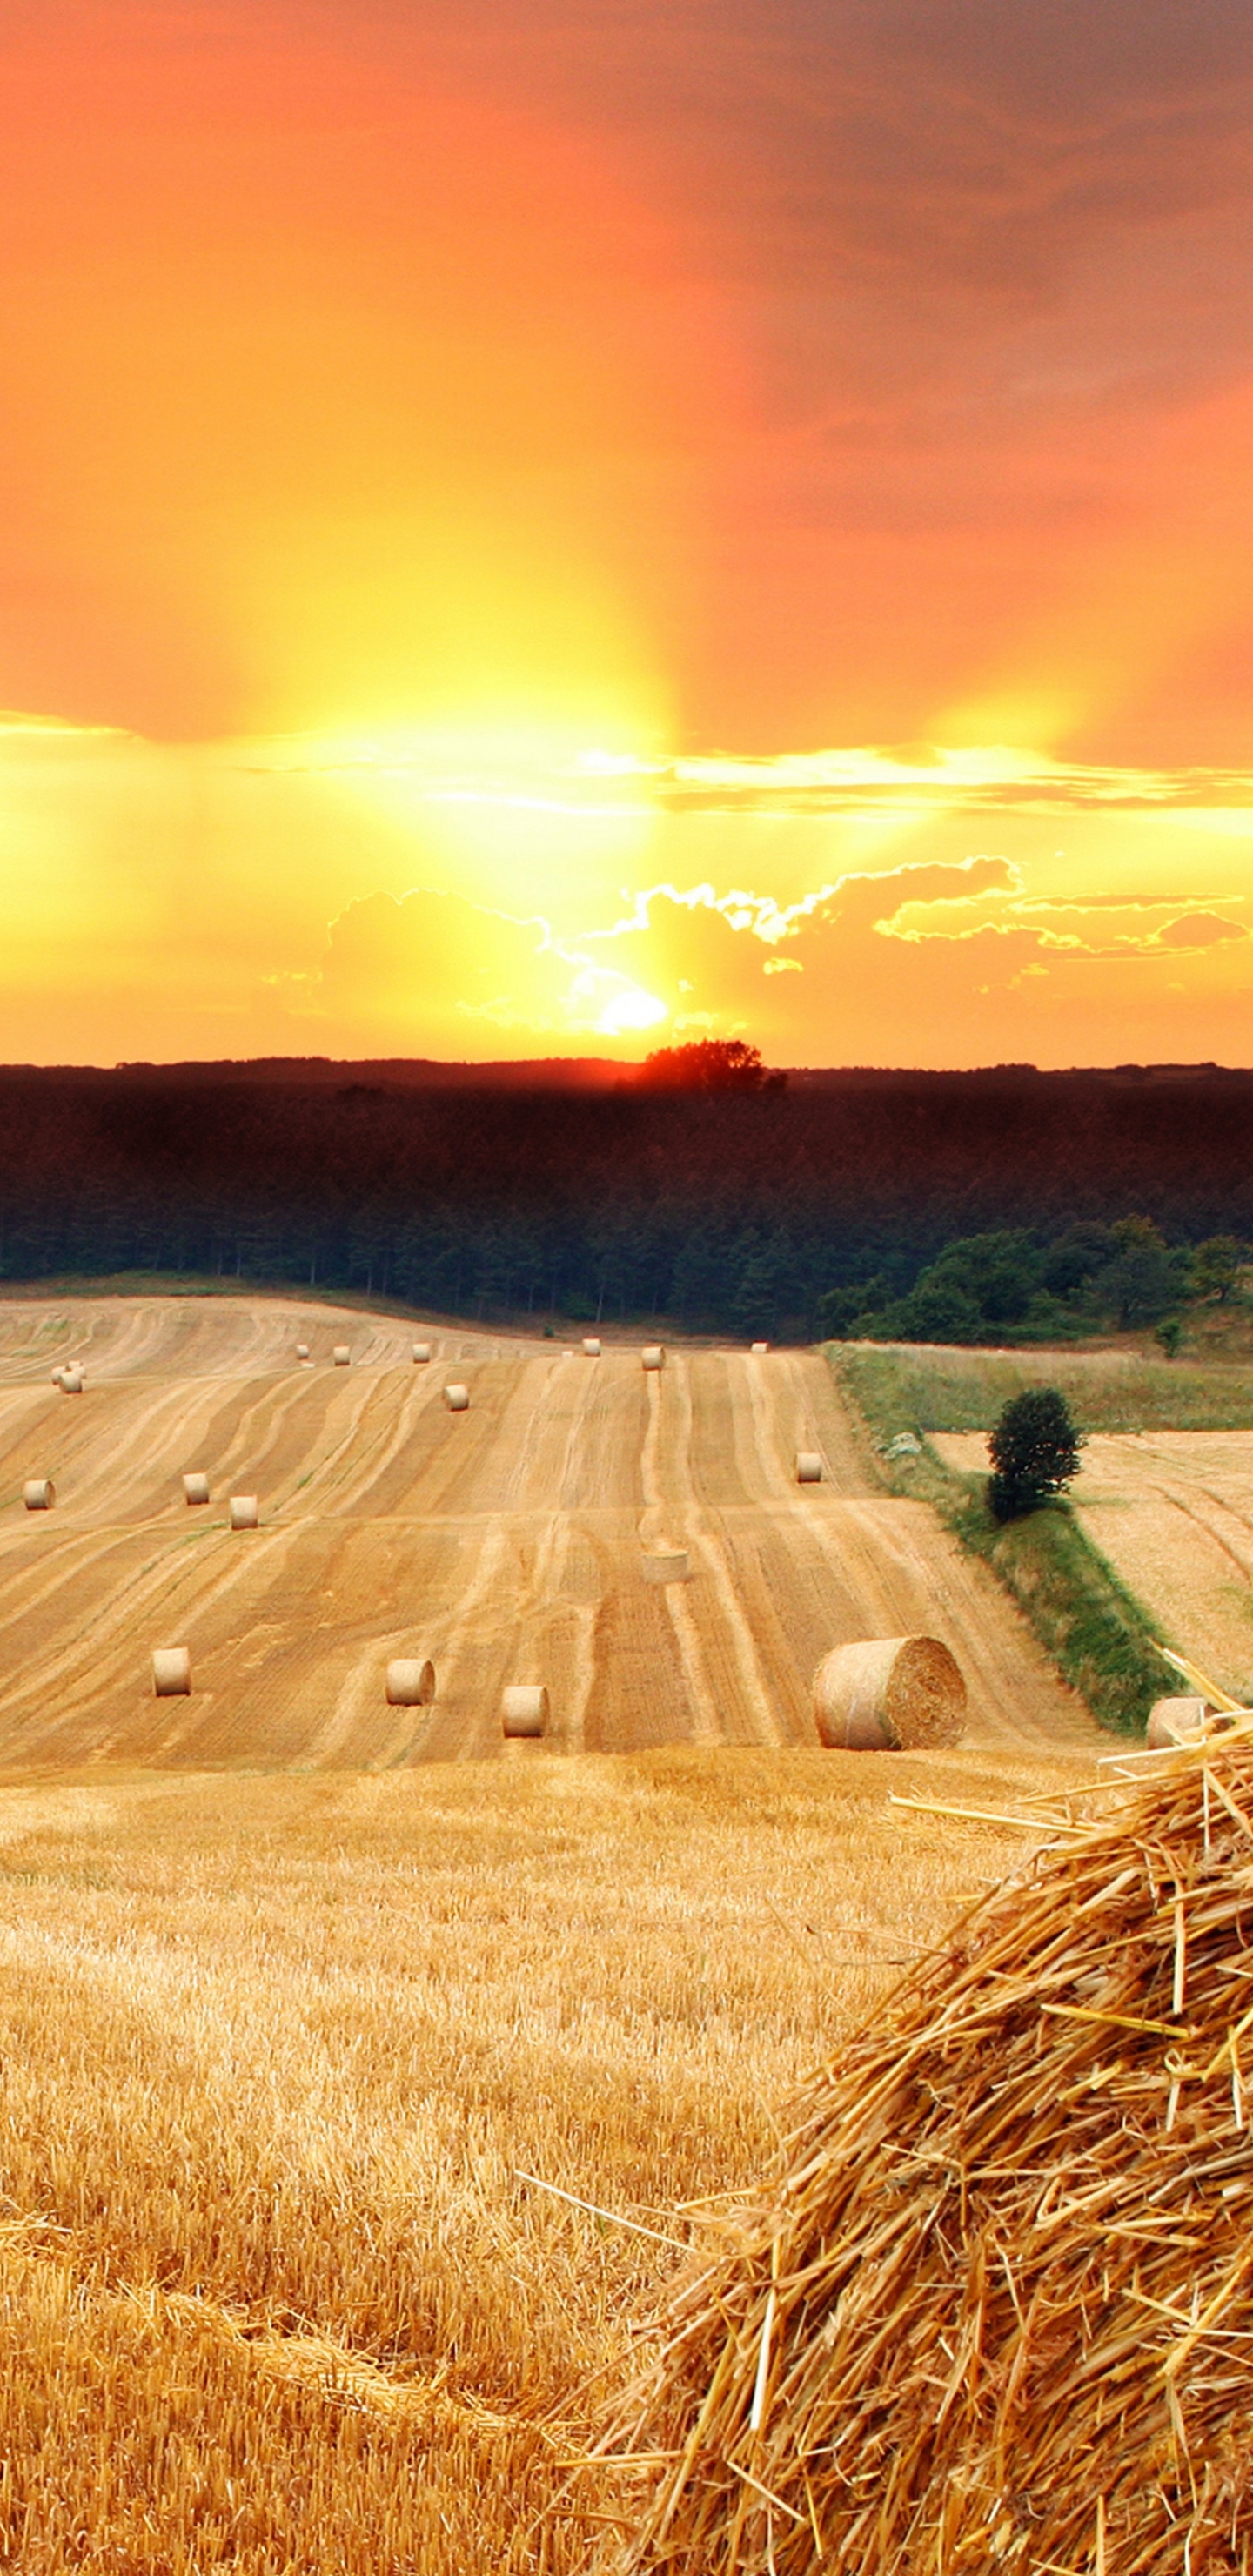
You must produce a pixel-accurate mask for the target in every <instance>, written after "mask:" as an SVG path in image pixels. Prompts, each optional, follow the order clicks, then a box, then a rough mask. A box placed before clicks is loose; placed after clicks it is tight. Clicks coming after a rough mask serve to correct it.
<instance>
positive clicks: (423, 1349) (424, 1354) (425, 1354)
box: [413, 1342, 431, 1368]
mask: <svg viewBox="0 0 1253 2576" xmlns="http://www.w3.org/2000/svg"><path fill="white" fill-rule="evenodd" d="M430 1356H431V1345H430V1343H429V1342H415V1343H414V1345H413V1365H414V1367H415V1368H424V1367H425V1366H426V1363H427V1361H428V1360H429V1358H430Z"/></svg>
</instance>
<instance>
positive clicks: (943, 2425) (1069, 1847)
mask: <svg viewBox="0 0 1253 2576" xmlns="http://www.w3.org/2000/svg"><path fill="white" fill-rule="evenodd" d="M1116 1795H1117V1799H1118V1805H1117V1808H1116V1810H1115V1812H1114V1814H1113V1815H1112V1816H1111V1815H1110V1812H1109V1809H1108V1807H1107V1805H1106V1803H1105V1801H1104V1799H1102V1800H1099V1801H1098V1802H1097V1816H1098V1818H1099V1821H1097V1822H1095V1823H1093V1824H1090V1825H1080V1826H1079V1827H1078V1828H1077V1829H1075V1830H1073V1831H1067V1832H1065V1833H1063V1834H1062V1836H1061V1837H1060V1839H1059V1840H1058V1841H1056V1842H1054V1843H1052V1844H1050V1845H1047V1846H1046V1847H1045V1848H1044V1849H1043V1850H1042V1851H1040V1852H1039V1853H1037V1854H1036V1856H1035V1858H1034V1859H1033V1860H1028V1861H1027V1862H1026V1863H1025V1865H1024V1866H1023V1868H1022V1869H1021V1871H1020V1873H1019V1874H1018V1875H1017V1876H1015V1877H1014V1878H1011V1879H1009V1880H1008V1881H1007V1882H1006V1883H1005V1884H1004V1885H1003V1886H1001V1887H999V1888H998V1889H997V1890H996V1891H995V1892H994V1893H993V1894H992V1895H990V1896H985V1897H983V1898H982V1899H981V1900H980V1901H979V1903H978V1904H977V1905H976V1906H975V1907H973V1908H972V1909H971V1911H970V1912H969V1913H968V1914H966V1915H965V1916H963V1917H962V1918H960V1919H959V1920H958V1922H956V1923H955V1924H954V1925H953V1927H952V1929H951V1931H950V1933H949V1936H948V1943H947V1947H946V1950H945V1953H944V1955H943V1957H942V1958H933V1959H932V1960H931V1962H930V1963H929V1964H928V1965H927V1967H926V1968H925V1969H918V1970H915V1971H912V1972H911V1973H910V1975H909V1976H908V1977H906V1978H905V1979H904V1980H903V1981H902V1983H901V1984H900V1985H898V1986H897V1988H896V1989H895V1991H894V1992H893V1994H892V1995H890V1996H889V1997H888V1998H887V2000H886V2001H885V2002H884V2004H883V2005H882V2006H881V2008H880V2010H879V2012H878V2014H877V2016H876V2018H875V2021H874V2022H873V2024H871V2025H870V2026H869V2027H868V2028H867V2029H865V2030H864V2031H863V2032H862V2033H861V2034H860V2035H859V2036H857V2037H855V2038H854V2039H853V2040H851V2041H850V2042H849V2043H848V2044H847V2045H846V2046H845V2047H844V2049H843V2050H842V2052H841V2053H840V2055H839V2056H838V2057H837V2058H836V2059H835V2060H834V2061H833V2062H832V2063H831V2064H829V2065H828V2066H826V2067H824V2068H823V2069H822V2071H821V2073H820V2074H819V2075H818V2076H817V2077H815V2078H814V2079H813V2081H812V2083H811V2086H810V2088H809V2091H808V2094H807V2097H806V2098H805V2099H804V2101H803V2102H802V2104H801V2105H800V2108H799V2113H798V2120H797V2125H796V2126H795V2127H794V2128H793V2130H792V2132H791V2135H790V2136H789V2137H788V2139H787V2140H786V2141H785V2144H784V2147H783V2149H782V2152H781V2159H780V2167H781V2169H780V2172H779V2174H778V2176H777V2178H776V2179H775V2181H774V2182H773V2183H772V2184H771V2185H770V2187H769V2188H763V2189H762V2190H761V2192H760V2193H759V2194H758V2195H756V2196H755V2198H754V2199H753V2200H752V2201H751V2202H749V2203H748V2204H747V2206H746V2207H745V2208H743V2209H742V2210H741V2211H740V2212H739V2213H738V2215H737V2217H736V2218H735V2219H734V2220H733V2221H731V2220H729V2221H726V2222H724V2225H725V2229H726V2233H725V2235H724V2237H723V2239H722V2242H721V2244H719V2243H718V2240H717V2238H715V2240H714V2251H713V2254H712V2256H711V2255H710V2252H709V2249H708V2241H707V2240H706V2250H705V2252H704V2254H703V2256H702V2257H701V2258H700V2259H699V2264H698V2266H693V2267H692V2268H689V2269H688V2270H687V2271H686V2272H685V2273H684V2274H683V2275H682V2276H681V2278H680V2281H679V2283H678V2286H677V2289H676V2291H675V2293H674V2295H673V2297H672V2300H671V2302H670V2304H669V2306H668V2309H667V2311H666V2313H665V2316H664V2317H663V2319H662V2320H661V2321H660V2323H659V2324H658V2325H657V2326H656V2327H655V2328H654V2341H653V2350H652V2354H651V2357H650V2363H649V2366H648V2367H647V2368H646V2370H645V2371H644V2373H643V2374H642V2376H641V2378H640V2379H639V2380H638V2381H637V2383H636V2385H635V2387H634V2388H633V2390H631V2391H630V2392H628V2395H627V2397H626V2399H625V2400H620V2401H619V2405H618V2408H617V2410H616V2412H615V2417H614V2420H613V2422H612V2424H611V2426H610V2428H609V2429H608V2431H607V2434H606V2437H605V2438H604V2440H603V2443H602V2446H601V2447H602V2451H603V2453H604V2454H605V2455H617V2456H619V2457H620V2456H621V2454H622V2453H623V2452H624V2451H634V2452H637V2453H638V2454H639V2455H640V2458H639V2467H638V2469H637V2471H636V2473H635V2475H633V2476H631V2477H630V2479H629V2481H628V2480H627V2479H626V2478H625V2477H623V2476H622V2473H621V2471H620V2470H616V2469H611V2468H610V2467H609V2466H608V2458H606V2465H605V2467H604V2468H603V2469H602V2471H601V2474H600V2481H599V2488H598V2490H597V2492H596V2494H595V2495H594V2497H589V2502H594V2503H595V2504H596V2505H598V2506H599V2507H601V2508H603V2507H604V2506H605V2505H607V2504H609V2503H611V2502H612V2501H613V2495H612V2493H610V2494H606V2493H605V2492H604V2490H605V2487H606V2485H607V2483H608V2481H609V2480H611V2479H612V2480H614V2481H615V2482H616V2481H617V2480H618V2479H619V2478H621V2486H620V2487H619V2488H618V2493H619V2494H620V2496H621V2513H620V2516H619V2519H620V2521H621V2523H622V2524H623V2525H624V2526H625V2531H626V2534H627V2536H626V2537H624V2538H622V2539H621V2540H619V2541H618V2542H617V2543H616V2545H615V2547H614V2549H613V2552H612V2564H613V2565H614V2566H615V2567H616V2568H617V2569H618V2570H619V2571H625V2570H627V2569H629V2570H633V2571H636V2576H640V2571H643V2570H654V2569H657V2570H659V2569H662V2568H664V2569H665V2571H666V2576H732V2571H735V2576H750V2571H752V2576H758V2571H765V2570H773V2571H774V2576H811V2571H812V2570H815V2569H817V2568H818V2567H822V2568H823V2569H824V2570H825V2571H826V2576H1037V2571H1040V2570H1050V2569H1051V2570H1061V2571H1076V2576H1079V2571H1082V2576H1094V2571H1099V2576H1187V2571H1189V2570H1191V2571H1192V2576H1220V2571H1221V2576H1233V2572H1234V2571H1237V2570H1239V2571H1241V2576H1244V2571H1247V2570H1248V2569H1249V2568H1250V2567H1253V2445H1251V2444H1250V2441H1249V2425H1250V2422H1251V2421H1253V2225H1251V2223H1250V2222H1251V2220H1253V2131H1251V2130H1250V2126H1249V2122H1250V2117H1251V2116H1253V2016H1251V2010H1250V2008H1251V2006H1253V1992H1251V1989H1250V1981H1249V1975H1248V1970H1249V1964H1250V1953H1249V1947H1248V1941H1249V1932H1250V1928H1251V1924H1253V1728H1251V1727H1249V1726H1248V1725H1243V1726H1239V1727H1238V1728H1237V1729H1236V1730H1235V1731H1234V1732H1233V1733H1231V1734H1228V1735H1225V1736H1218V1737H1216V1738H1213V1739H1211V1740H1210V1741H1208V1742H1207V1743H1206V1744H1204V1745H1203V1746H1201V1745H1198V1746H1196V1747H1187V1748H1185V1749H1184V1750H1182V1751H1180V1752H1179V1753H1177V1754H1175V1755H1174V1756H1173V1757H1171V1758H1170V1759H1169V1760H1168V1761H1167V1762H1166V1763H1165V1765H1164V1766H1163V1767H1162V1768H1161V1769H1159V1770H1158V1771H1157V1772H1156V1773H1155V1774H1154V1775H1153V1777H1152V1778H1151V1779H1148V1780H1147V1781H1143V1780H1138V1781H1137V1783H1136V1785H1135V1787H1134V1788H1133V1789H1127V1788H1125V1787H1124V1788H1120V1789H1119V1790H1118V1791H1117V1792H1116ZM1246 2087H1247V2089H1246ZM702 2232H703V2231H702ZM763 2491H764V2492H763Z"/></svg>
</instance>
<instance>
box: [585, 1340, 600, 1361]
mask: <svg viewBox="0 0 1253 2576" xmlns="http://www.w3.org/2000/svg"><path fill="white" fill-rule="evenodd" d="M583 1357H584V1359H585V1360H598V1359H599V1358H600V1343H599V1341H598V1340H597V1337H596V1335H595V1333H589V1334H587V1335H586V1336H585V1338H584V1342H583Z"/></svg>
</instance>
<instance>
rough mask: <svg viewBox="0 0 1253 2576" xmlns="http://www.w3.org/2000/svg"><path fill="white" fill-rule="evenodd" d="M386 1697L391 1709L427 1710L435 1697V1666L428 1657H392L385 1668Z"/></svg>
mask: <svg viewBox="0 0 1253 2576" xmlns="http://www.w3.org/2000/svg"><path fill="white" fill-rule="evenodd" d="M387 1697H388V1702H389V1705H390V1706H391V1707H392V1708H428V1707H429V1706H430V1703H431V1701H432V1700H433V1699H434V1697H435V1666H434V1664H433V1663H432V1662H431V1660H430V1657H429V1655H393V1657H392V1660H391V1662H390V1664H389V1665H388V1667H387Z"/></svg>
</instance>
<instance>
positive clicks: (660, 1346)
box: [640, 1342, 666, 1369]
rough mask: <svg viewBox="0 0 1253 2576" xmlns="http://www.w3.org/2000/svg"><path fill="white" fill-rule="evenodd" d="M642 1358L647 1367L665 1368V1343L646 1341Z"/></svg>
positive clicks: (641, 1353) (641, 1354)
mask: <svg viewBox="0 0 1253 2576" xmlns="http://www.w3.org/2000/svg"><path fill="white" fill-rule="evenodd" d="M640 1358H641V1359H642V1361H643V1363H644V1366H645V1368H646V1369H663V1368H664V1367H665V1365H666V1352H665V1345H664V1343H662V1342H645V1344H644V1348H643V1350H642V1351H641V1352H640Z"/></svg>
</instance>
